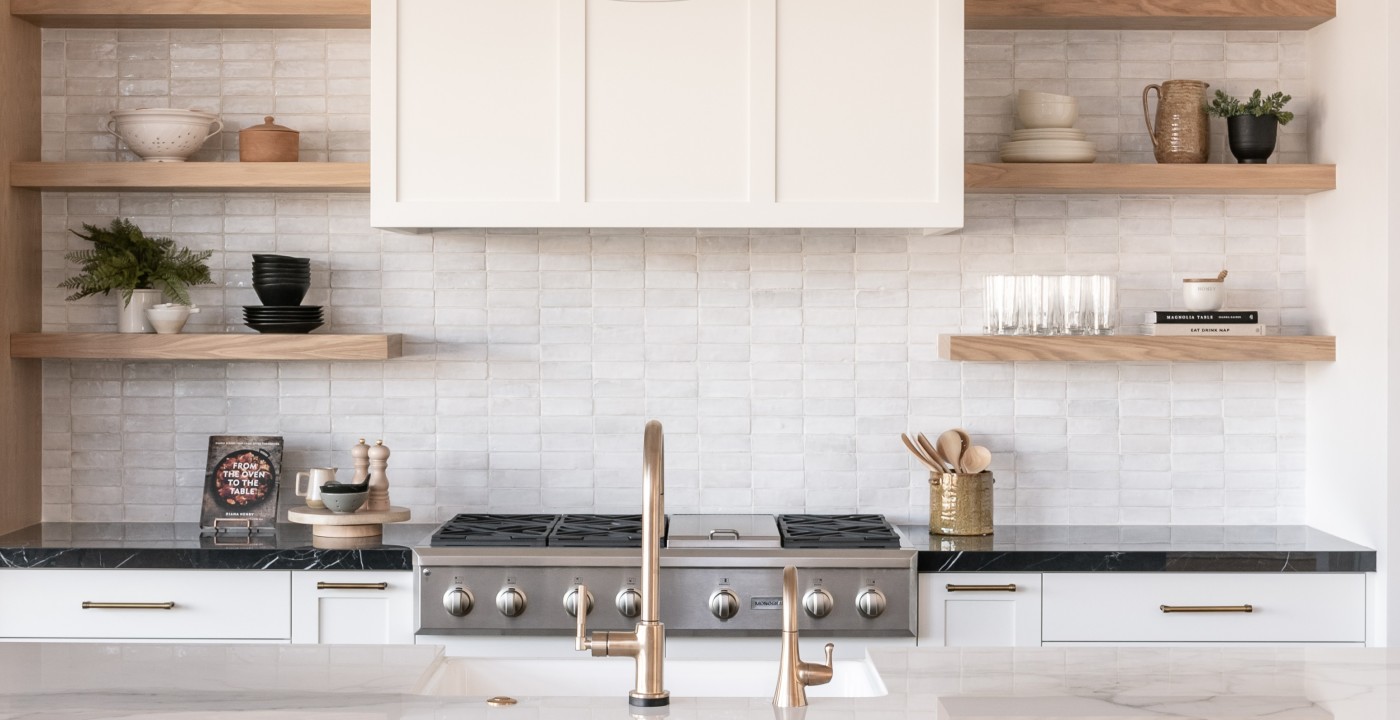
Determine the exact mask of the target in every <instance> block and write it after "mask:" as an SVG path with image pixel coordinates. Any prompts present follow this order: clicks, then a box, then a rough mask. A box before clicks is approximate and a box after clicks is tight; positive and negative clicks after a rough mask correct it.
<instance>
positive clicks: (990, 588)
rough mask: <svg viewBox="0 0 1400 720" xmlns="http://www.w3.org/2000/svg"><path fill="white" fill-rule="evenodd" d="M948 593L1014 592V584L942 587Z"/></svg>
mask: <svg viewBox="0 0 1400 720" xmlns="http://www.w3.org/2000/svg"><path fill="white" fill-rule="evenodd" d="M943 588H944V589H945V590H947V591H948V592H1016V583H1007V584H1006V585H944V586H943Z"/></svg>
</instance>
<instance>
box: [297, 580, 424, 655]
mask: <svg viewBox="0 0 1400 720" xmlns="http://www.w3.org/2000/svg"><path fill="white" fill-rule="evenodd" d="M413 597H414V594H413V573H411V572H402V571H398V572H395V571H384V572H374V571H347V570H332V571H324V572H320V571H314V570H299V571H296V572H293V573H292V642H294V643H320V644H349V645H387V644H404V645H412V644H413V631H414V603H413Z"/></svg>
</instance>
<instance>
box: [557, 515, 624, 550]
mask: <svg viewBox="0 0 1400 720" xmlns="http://www.w3.org/2000/svg"><path fill="white" fill-rule="evenodd" d="M549 545H550V547H622V548H629V547H631V548H639V547H641V546H642V516H641V515H564V516H563V517H560V518H559V524H558V525H556V526H555V528H554V532H552V533H550V534H549Z"/></svg>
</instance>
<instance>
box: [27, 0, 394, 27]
mask: <svg viewBox="0 0 1400 720" xmlns="http://www.w3.org/2000/svg"><path fill="white" fill-rule="evenodd" d="M10 14H11V15H15V16H18V17H20V18H23V19H25V20H27V21H29V22H31V23H34V24H35V25H38V26H40V27H53V28H367V27H369V0H10Z"/></svg>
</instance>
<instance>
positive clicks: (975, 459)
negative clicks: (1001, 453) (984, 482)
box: [962, 445, 992, 475]
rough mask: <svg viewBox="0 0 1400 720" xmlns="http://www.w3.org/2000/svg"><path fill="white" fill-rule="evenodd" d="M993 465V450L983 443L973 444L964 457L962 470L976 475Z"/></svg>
mask: <svg viewBox="0 0 1400 720" xmlns="http://www.w3.org/2000/svg"><path fill="white" fill-rule="evenodd" d="M991 465H992V451H991V450H988V449H987V448H984V447H982V446H981V445H973V446H972V447H970V448H968V449H967V452H966V453H964V454H963V457H962V471H963V473H965V474H967V475H976V474H977V473H980V472H982V471H984V470H986V469H987V468H988V467H991Z"/></svg>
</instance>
